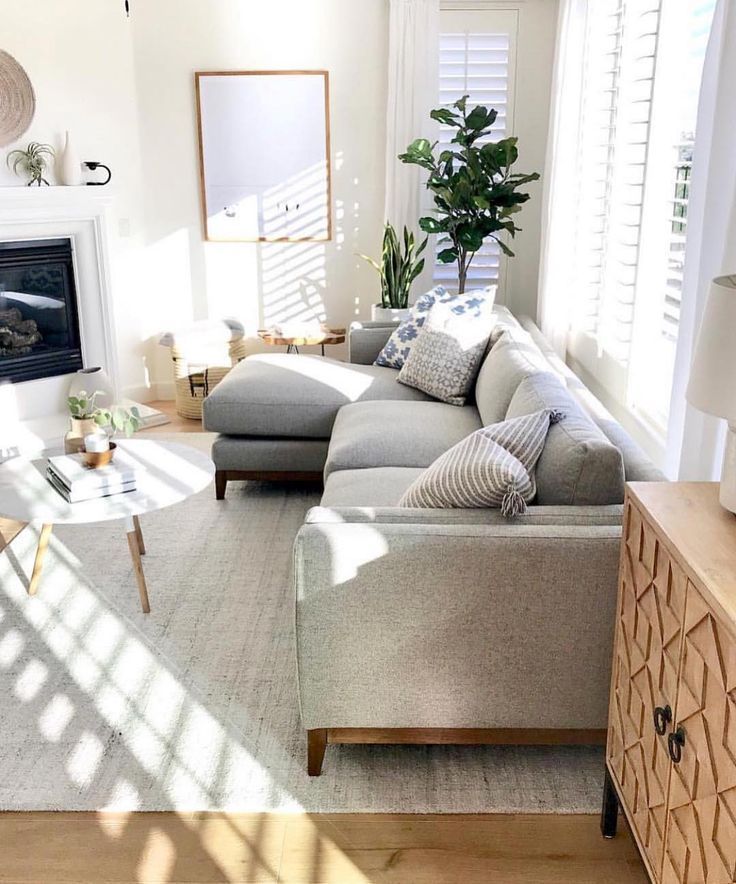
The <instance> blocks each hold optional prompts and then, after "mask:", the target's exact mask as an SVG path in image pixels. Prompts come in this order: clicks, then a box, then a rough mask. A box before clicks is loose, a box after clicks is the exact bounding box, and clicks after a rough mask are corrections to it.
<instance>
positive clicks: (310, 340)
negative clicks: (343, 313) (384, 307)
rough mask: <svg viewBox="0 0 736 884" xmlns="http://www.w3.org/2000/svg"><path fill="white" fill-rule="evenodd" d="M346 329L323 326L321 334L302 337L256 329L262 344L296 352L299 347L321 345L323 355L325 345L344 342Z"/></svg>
mask: <svg viewBox="0 0 736 884" xmlns="http://www.w3.org/2000/svg"><path fill="white" fill-rule="evenodd" d="M345 335H346V330H345V329H344V328H325V329H324V331H323V332H322V333H321V334H317V335H307V336H304V337H289V336H286V337H285V336H284V335H279V334H277V333H276V332H274V331H273V330H272V329H267V328H260V329H258V337H259V338H260V339H261V340H262V341H263V343H264V344H268V345H269V346H271V347H286V352H287V353H298V352H299V348H300V347H321V348H322V355H323V356H324V355H325V345H329V344H344V343H345Z"/></svg>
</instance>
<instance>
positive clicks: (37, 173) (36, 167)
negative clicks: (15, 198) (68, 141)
mask: <svg viewBox="0 0 736 884" xmlns="http://www.w3.org/2000/svg"><path fill="white" fill-rule="evenodd" d="M55 156H56V153H55V151H54V149H53V147H51V145H50V144H42V143H41V142H39V141H32V142H31V143H30V144H29V145H28V147H27V148H26V149H25V150H20V149H17V150H11V151H10V153H9V154H8V160H7V163H8V167H9V168H10V167H11V166H12V169H13V172H15V174H16V175H19V174H20V172H19V171H18V169H20V170H21V171H23V172H25V173H26V174H27V175H30V178H31V180H30V181H29V182H28V187H30V186H31V185H32V184H37V185H38V186H39V187H40V186H41V185H42V184H46V185H48V183H49V182H48V181H47V180H46V179H45V178H44V173H45V172H46V169H47V168H48V166H49V163H50V161H51V160H53V159H54V157H55ZM13 157H15V159H13Z"/></svg>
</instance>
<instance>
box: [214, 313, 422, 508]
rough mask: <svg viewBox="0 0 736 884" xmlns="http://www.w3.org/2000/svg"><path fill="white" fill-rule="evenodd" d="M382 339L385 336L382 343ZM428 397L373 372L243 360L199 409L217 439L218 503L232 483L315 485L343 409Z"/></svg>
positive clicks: (273, 357) (284, 358) (295, 361)
mask: <svg viewBox="0 0 736 884" xmlns="http://www.w3.org/2000/svg"><path fill="white" fill-rule="evenodd" d="M388 334H390V329H384V330H383V337H384V339H385V338H386V337H387V336H388ZM429 398H430V397H429V396H427V395H426V394H425V393H422V392H420V391H419V390H415V389H413V388H412V387H407V386H404V385H403V384H399V383H397V382H396V371H395V370H394V369H391V368H385V367H383V366H379V365H353V364H351V363H346V362H338V361H337V360H335V359H328V358H325V357H322V356H307V355H301V354H299V355H291V354H290V355H287V354H285V353H273V354H258V355H254V356H249V357H248V358H247V359H244V360H243V361H242V362H240V363H239V364H238V365H237V366H236V367H235V368H233V370H232V371H231V372H230V373H229V374H228V375H227V377H226V378H225V379H224V380H223V381H222V382H221V383H220V384H218V386H217V387H216V388H215V389H214V390H213V391H212V393H210V395H209V396H208V397H207V398H206V399H205V402H204V408H203V424H204V428H205V429H206V430H210V431H214V432H216V433H219V437H218V439H217V440H216V442H215V444H214V447H213V460H214V462H215V467H216V470H217V474H216V488H217V496H218V499H221V498H222V497H223V496H224V493H225V488H226V485H227V482H228V481H229V480H234V479H275V478H284V479H308V480H314V479H320V478H321V474H322V469H323V467H324V464H325V459H326V456H327V446H328V441H329V438H330V434H331V433H332V427H333V424H334V422H335V418H336V416H337V413H338V411H339V410H340V409H341V408H342V407H343V406H344V405H347V404H349V403H353V402H365V401H372V400H392V399H393V400H401V401H405V402H427V401H428V400H429Z"/></svg>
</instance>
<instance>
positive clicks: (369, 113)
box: [133, 0, 388, 371]
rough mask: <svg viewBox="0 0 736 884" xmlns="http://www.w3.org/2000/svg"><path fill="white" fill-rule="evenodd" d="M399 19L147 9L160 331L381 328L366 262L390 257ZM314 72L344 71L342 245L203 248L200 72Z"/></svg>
mask: <svg viewBox="0 0 736 884" xmlns="http://www.w3.org/2000/svg"><path fill="white" fill-rule="evenodd" d="M185 9H186V12H185V11H184V10H185ZM387 21H388V14H387V4H386V3H385V2H384V0H370V2H362V3H346V2H345V0H319V2H315V0H312V2H304V0H270V2H268V3H257V2H243V0H197V2H196V3H195V2H187V3H182V0H157V2H156V3H141V4H136V9H135V19H134V22H133V25H134V33H135V61H136V71H137V76H138V94H139V102H140V104H139V111H140V120H141V132H142V147H143V160H144V166H145V169H146V197H147V207H146V218H147V223H146V233H147V245H148V248H149V250H150V251H151V252H152V254H153V255H154V256H155V260H154V261H153V262H152V263H153V267H154V270H155V273H156V284H155V295H154V297H152V299H151V307H152V309H151V313H150V316H149V318H150V321H151V332H153V331H154V330H155V329H156V328H158V327H161V326H164V325H166V324H167V322H168V323H170V322H171V318H172V317H179V318H186V317H187V316H188V317H190V318H201V317H205V316H207V315H215V316H217V315H235V316H237V317H238V318H240V319H242V320H243V321H244V322H245V323H246V326H247V327H248V328H249V329H251V330H255V329H256V328H257V327H258V326H259V325H260V324H261V323H263V322H264V320H265V321H266V322H268V321H269V320H271V321H273V320H274V319H276V318H281V317H286V316H291V315H299V314H300V313H301V314H302V315H304V314H307V313H310V312H312V311H313V312H314V313H315V314H317V315H321V316H324V318H326V320H327V321H328V322H329V323H330V324H332V325H338V326H342V325H346V324H348V323H349V322H350V321H351V320H352V319H354V318H355V317H356V316H358V315H360V316H368V313H369V309H370V304H371V303H372V302H374V301H375V300H376V297H377V288H378V285H377V278H376V277H375V275H374V273H373V272H372V271H371V270H370V269H369V268H368V267H366V266H364V265H363V262H361V261H359V259H357V258H356V256H355V253H356V252H366V251H367V252H372V253H375V252H376V251H377V250H378V249H379V247H380V237H381V228H382V222H383V217H382V216H383V168H384V157H383V149H384V148H383V145H384V133H385V128H384V127H385V123H384V116H385V110H384V109H385V95H386V79H385V78H386V74H385V69H386V65H385V59H386V54H387ZM300 68H302V69H327V70H329V72H330V111H331V114H330V122H331V137H332V155H333V164H332V176H333V180H332V183H333V210H334V237H333V240H332V241H331V242H328V243H306V244H289V243H287V244H264V245H256V244H250V243H242V244H241V243H235V244H234V243H205V242H203V241H202V228H201V220H200V196H199V178H198V174H199V173H198V148H197V131H196V120H195V105H194V78H193V73H194V71H196V70H209V71H213V70H239V69H256V70H258V69H274V70H278V69H300ZM164 97H165V98H164ZM160 358H161V370H162V371H167V370H168V369H167V368H166V366H165V365H164V364H163V361H164V359H165V356H164V354H160Z"/></svg>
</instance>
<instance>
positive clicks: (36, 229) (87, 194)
mask: <svg viewBox="0 0 736 884" xmlns="http://www.w3.org/2000/svg"><path fill="white" fill-rule="evenodd" d="M110 205H111V200H110V199H109V198H107V197H106V196H105V195H100V194H99V191H97V189H96V188H89V187H37V188H31V187H28V188H26V187H8V188H2V189H0V242H27V241H33V240H52V239H68V240H70V241H71V244H72V253H73V265H74V275H75V283H76V293H77V306H78V318H79V332H80V339H81V341H80V343H81V350H82V359H83V363H84V366H85V367H87V368H89V367H92V366H96V365H100V366H102V367H104V368H105V370H106V371H107V373H108V375H109V377H110V379H111V380H112V383H113V385H114V387H115V389H116V391H117V390H118V371H117V359H116V349H115V329H114V317H113V310H112V300H111V292H110V269H109V249H108V239H107V237H108V234H107V227H108V222H107V214H108V210H109V208H110ZM69 380H70V376H69V375H58V376H56V377H47V378H42V379H38V380H29V381H21V382H17V383H7V382H3V383H0V454H2V453H3V451H5V452H6V453H10V452H11V451H13V450H16V451H18V450H22V451H25V450H28V449H29V448H31V449H32V448H36V449H40V448H42V447H44V446H45V445H48V444H53V443H54V442H58V440H59V438H60V434H62V435H63V432H64V428H65V425H66V423H67V418H66V394H67V390H68V387H69Z"/></svg>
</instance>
